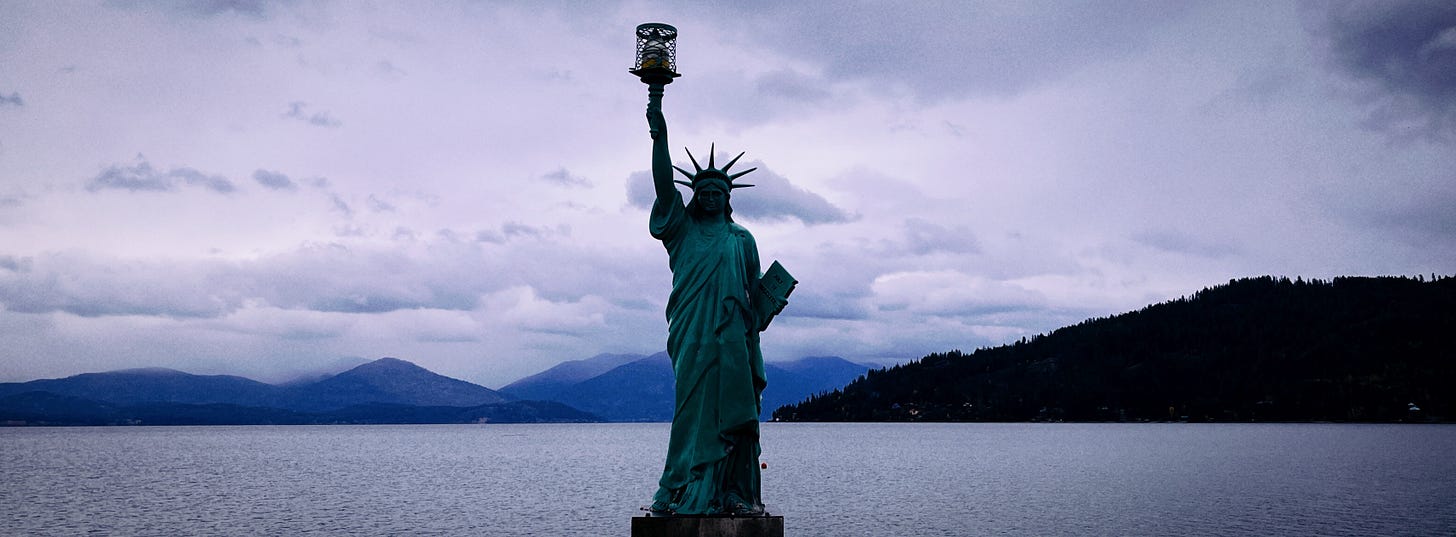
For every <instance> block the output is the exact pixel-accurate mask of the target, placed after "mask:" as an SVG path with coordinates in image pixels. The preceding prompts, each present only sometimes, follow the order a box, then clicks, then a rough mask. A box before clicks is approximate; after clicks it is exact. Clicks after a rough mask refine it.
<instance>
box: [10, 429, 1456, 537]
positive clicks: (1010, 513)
mask: <svg viewBox="0 0 1456 537" xmlns="http://www.w3.org/2000/svg"><path fill="white" fill-rule="evenodd" d="M667 434H668V426H667V424H586V425H438V426H317V427H313V426H285V427H110V428H0V534H3V535H27V534H38V535H77V534H103V535H132V534H141V535H248V534H267V535H291V534H304V533H316V534H329V535H333V534H356V535H390V534H410V535H627V534H628V528H629V517H631V516H634V515H635V514H637V511H636V510H637V508H638V507H639V506H641V505H644V504H646V503H648V498H649V497H650V496H651V494H652V493H653V492H654V490H655V482H656V479H657V477H658V471H659V469H660V468H661V467H662V462H663V457H664V453H665V450H666V445H667ZM763 437H764V438H763V452H764V454H763V461H764V462H766V463H768V469H767V470H765V471H764V472H763V480H764V481H763V483H764V485H763V487H764V499H765V502H766V503H768V504H769V506H770V508H771V509H772V510H773V511H775V512H778V513H781V514H783V515H784V516H785V525H786V528H787V530H788V533H789V534H790V535H805V536H809V535H816V536H817V535H826V536H834V535H856V536H858V535H1079V536H1081V535H1445V536H1450V535H1453V534H1456V426H1447V425H1321V424H778V423H768V424H764V427H763Z"/></svg>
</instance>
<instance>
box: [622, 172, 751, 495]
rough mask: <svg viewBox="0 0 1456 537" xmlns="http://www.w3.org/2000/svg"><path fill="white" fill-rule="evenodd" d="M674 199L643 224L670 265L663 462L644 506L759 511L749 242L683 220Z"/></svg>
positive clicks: (740, 233)
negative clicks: (669, 400) (668, 415)
mask: <svg viewBox="0 0 1456 537" xmlns="http://www.w3.org/2000/svg"><path fill="white" fill-rule="evenodd" d="M674 194H675V195H674V196H673V198H672V199H670V200H664V199H659V200H658V201H657V202H656V203H655V204H654V205H653V207H652V216H651V221H650V230H651V232H652V236H653V237H654V238H656V239H658V240H660V241H662V243H663V246H664V247H666V248H667V254H668V264H669V266H670V267H671V268H672V294H671V295H670V296H669V297H668V302H667V320H668V338H667V353H668V356H670V357H671V358H672V367H673V374H674V376H675V377H676V379H675V381H676V382H675V386H676V397H675V403H676V406H675V408H674V410H673V417H672V433H671V437H670V439H669V441H668V450H667V463H666V465H665V467H664V468H663V472H662V478H661V480H659V482H658V485H659V489H658V491H657V493H656V494H655V495H654V496H653V509H654V510H659V511H672V512H676V513H679V514H713V513H723V512H744V511H753V510H761V509H762V503H763V501H762V499H761V498H762V495H761V493H760V484H759V476H760V474H759V463H758V456H759V444H758V438H759V436H758V415H759V405H760V401H759V396H760V394H762V393H763V387H764V385H765V384H766V381H765V378H764V371H763V354H762V352H761V351H760V350H759V345H758V331H756V330H753V329H752V328H751V327H753V326H756V324H755V322H754V320H753V319H752V316H751V313H750V312H751V311H753V310H752V308H750V307H749V306H750V305H749V299H750V298H749V297H750V296H751V295H750V293H749V289H751V288H752V286H753V285H756V283H757V279H758V278H759V262H758V246H757V245H756V244H755V243H754V241H753V235H751V234H749V232H748V230H747V229H744V228H743V227H742V226H739V225H738V224H735V223H732V222H724V223H720V224H710V223H707V222H702V221H699V220H697V219H695V218H693V217H692V216H691V215H689V214H688V211H687V210H686V208H685V207H684V206H683V201H682V195H681V194H678V193H674Z"/></svg>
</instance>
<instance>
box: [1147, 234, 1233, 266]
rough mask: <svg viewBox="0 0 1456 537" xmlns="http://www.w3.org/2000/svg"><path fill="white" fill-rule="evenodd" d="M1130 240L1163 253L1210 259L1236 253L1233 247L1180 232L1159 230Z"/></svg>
mask: <svg viewBox="0 0 1456 537" xmlns="http://www.w3.org/2000/svg"><path fill="white" fill-rule="evenodd" d="M1132 240H1134V241H1136V242H1138V243H1141V244H1143V245H1146V246H1150V247H1152V248H1155V249H1158V250H1162V251H1165V252H1173V253H1180V254H1191V255H1196V256H1199V257H1206V258H1210V259H1216V258H1222V257H1228V256H1230V255H1233V254H1236V253H1238V249H1237V248H1235V247H1234V246H1233V245H1231V244H1229V243H1226V242H1222V241H1218V240H1214V239H1211V238H1208V237H1199V236H1196V235H1193V234H1190V233H1185V232H1182V231H1175V230H1169V229H1159V230H1152V231H1145V232H1141V233H1137V234H1135V235H1133V237H1132Z"/></svg>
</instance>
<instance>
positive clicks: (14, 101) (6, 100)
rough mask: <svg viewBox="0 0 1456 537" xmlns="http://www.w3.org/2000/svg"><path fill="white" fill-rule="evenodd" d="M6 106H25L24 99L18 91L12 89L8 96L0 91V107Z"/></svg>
mask: <svg viewBox="0 0 1456 537" xmlns="http://www.w3.org/2000/svg"><path fill="white" fill-rule="evenodd" d="M6 106H25V99H21V98H20V93H18V92H14V91H12V92H10V95H8V96H7V95H5V94H4V93H0V107H6Z"/></svg>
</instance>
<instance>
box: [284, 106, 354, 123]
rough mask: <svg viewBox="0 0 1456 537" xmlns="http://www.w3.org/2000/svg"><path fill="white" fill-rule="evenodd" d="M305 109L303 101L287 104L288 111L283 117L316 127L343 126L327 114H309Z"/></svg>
mask: <svg viewBox="0 0 1456 537" xmlns="http://www.w3.org/2000/svg"><path fill="white" fill-rule="evenodd" d="M307 108H308V103H305V102H303V101H294V102H291V103H288V111H287V112H284V113H283V117H284V118H287V119H296V120H298V121H302V122H304V123H308V124H309V125H313V126H316V127H339V126H342V125H343V123H342V122H340V121H339V120H337V119H334V116H332V115H329V113H328V112H313V113H309V111H308V110H307Z"/></svg>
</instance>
